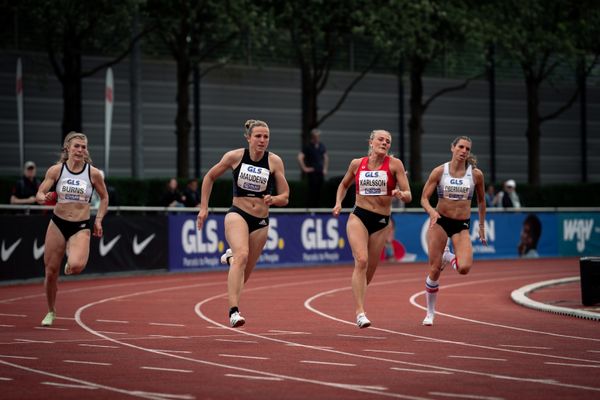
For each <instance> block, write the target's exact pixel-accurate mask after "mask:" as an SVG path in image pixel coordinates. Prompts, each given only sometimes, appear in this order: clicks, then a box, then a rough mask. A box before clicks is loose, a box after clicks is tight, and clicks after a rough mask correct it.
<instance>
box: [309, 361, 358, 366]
mask: <svg viewBox="0 0 600 400" xmlns="http://www.w3.org/2000/svg"><path fill="white" fill-rule="evenodd" d="M300 362H301V363H304V364H319V365H333V366H336V367H356V364H348V363H336V362H329V361H314V360H300Z"/></svg>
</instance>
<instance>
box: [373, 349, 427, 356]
mask: <svg viewBox="0 0 600 400" xmlns="http://www.w3.org/2000/svg"><path fill="white" fill-rule="evenodd" d="M363 351H370V352H372V353H388V354H409V355H410V354H415V353H411V352H409V351H394V350H375V349H364V350H363Z"/></svg>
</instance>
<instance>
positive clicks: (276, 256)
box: [169, 213, 352, 270]
mask: <svg viewBox="0 0 600 400" xmlns="http://www.w3.org/2000/svg"><path fill="white" fill-rule="evenodd" d="M224 220H225V215H224V214H210V215H209V217H208V219H207V220H206V223H205V224H204V227H203V228H202V231H198V230H197V229H196V215H195V214H194V215H185V214H184V215H171V216H169V268H170V269H172V270H182V269H192V268H201V269H211V268H212V269H214V268H219V267H221V268H222V267H223V266H222V265H221V264H220V257H221V254H223V252H224V251H225V250H226V249H227V247H228V245H227V241H226V240H225V227H224ZM347 220H348V215H342V216H340V217H339V218H334V217H333V216H332V215H331V214H315V215H307V214H291V213H290V214H280V213H272V214H271V215H270V216H269V233H268V239H267V243H266V244H265V247H264V250H263V252H262V254H261V256H260V258H259V260H258V264H257V266H258V267H268V266H293V265H316V264H341V263H348V262H352V252H351V250H350V247H349V245H348V240H347V238H346V221H347Z"/></svg>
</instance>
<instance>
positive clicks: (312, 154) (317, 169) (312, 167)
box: [298, 129, 329, 208]
mask: <svg viewBox="0 0 600 400" xmlns="http://www.w3.org/2000/svg"><path fill="white" fill-rule="evenodd" d="M320 139H321V131H319V130H318V129H313V130H312V131H311V132H310V142H309V143H308V145H306V146H304V148H303V149H302V152H300V153H299V154H298V162H299V163H300V168H301V169H302V171H303V172H304V173H305V174H306V177H307V178H308V193H307V194H306V207H312V208H314V207H318V206H319V201H320V199H321V188H322V187H323V182H324V181H325V175H327V168H328V166H329V156H328V155H327V149H326V148H325V145H324V144H323V143H321V140H320Z"/></svg>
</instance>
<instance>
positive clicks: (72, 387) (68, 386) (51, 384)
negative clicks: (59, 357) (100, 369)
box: [40, 381, 98, 390]
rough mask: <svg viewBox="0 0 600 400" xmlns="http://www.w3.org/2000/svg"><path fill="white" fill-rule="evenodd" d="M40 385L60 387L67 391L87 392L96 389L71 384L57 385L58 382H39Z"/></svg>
mask: <svg viewBox="0 0 600 400" xmlns="http://www.w3.org/2000/svg"><path fill="white" fill-rule="evenodd" d="M40 384H42V385H48V386H56V387H61V388H67V389H89V390H96V389H98V388H97V387H94V386H89V385H74V384H72V383H58V382H47V381H46V382H40Z"/></svg>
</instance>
